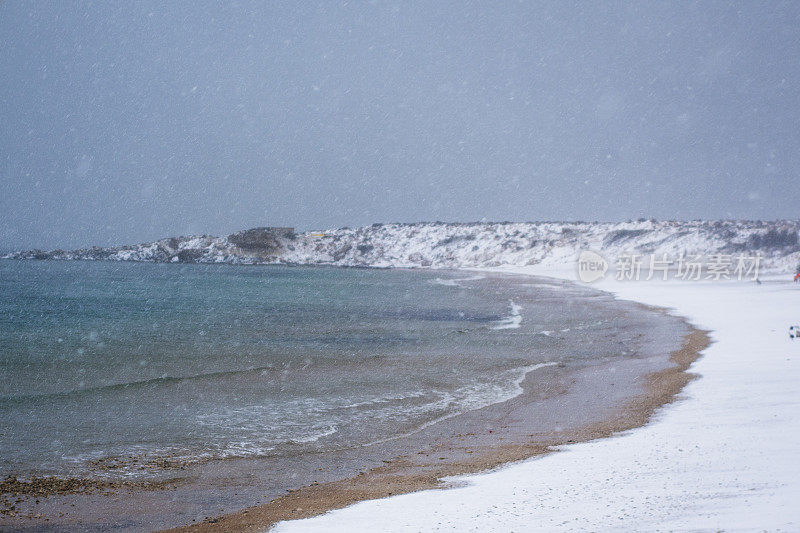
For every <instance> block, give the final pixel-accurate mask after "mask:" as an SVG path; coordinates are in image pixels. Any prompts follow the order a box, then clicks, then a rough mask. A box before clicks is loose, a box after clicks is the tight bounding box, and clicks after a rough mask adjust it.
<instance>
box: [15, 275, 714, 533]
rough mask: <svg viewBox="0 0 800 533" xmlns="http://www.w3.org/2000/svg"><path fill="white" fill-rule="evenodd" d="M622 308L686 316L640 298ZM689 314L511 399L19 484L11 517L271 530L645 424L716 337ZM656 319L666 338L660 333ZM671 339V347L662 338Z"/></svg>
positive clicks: (45, 525) (536, 376) (22, 523)
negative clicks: (396, 431) (305, 440)
mask: <svg viewBox="0 0 800 533" xmlns="http://www.w3.org/2000/svg"><path fill="white" fill-rule="evenodd" d="M529 279H530V278H528V280H529ZM519 280H520V278H517V282H519ZM597 305H605V304H604V303H603V302H602V301H600V302H598V303H597ZM615 309H616V311H615V312H620V313H632V314H637V313H642V314H643V315H653V317H655V318H653V319H652V320H657V321H665V322H666V321H673V322H676V321H677V319H675V318H674V317H668V316H667V315H666V314H665V313H663V312H661V311H658V310H654V309H652V308H645V307H644V306H639V305H638V304H630V303H626V304H624V305H622V306H617V307H615ZM681 325H682V328H681V329H676V327H675V326H674V324H673V326H671V329H670V328H667V329H666V330H663V331H659V332H656V331H655V328H654V329H653V330H649V331H648V330H646V329H645V330H644V331H642V332H639V333H637V334H636V337H640V338H641V343H640V344H641V345H640V346H639V348H641V350H640V351H637V353H635V354H633V355H632V356H630V357H625V358H624V359H619V358H616V359H614V358H606V359H603V358H600V359H598V360H597V361H593V362H592V364H589V365H586V366H583V367H580V368H573V367H564V366H550V367H545V368H540V369H537V370H535V371H532V372H530V373H529V374H528V375H527V376H526V379H525V380H524V382H523V383H522V388H523V393H522V394H521V395H519V396H517V397H515V398H513V399H511V400H509V401H507V402H504V403H500V404H495V405H491V406H488V407H485V408H483V409H479V410H475V411H471V412H468V413H465V414H462V415H459V416H457V417H453V418H450V419H447V420H444V421H441V422H439V423H436V424H433V425H431V426H429V427H428V428H426V429H425V430H423V431H421V432H418V433H415V434H413V435H408V436H405V437H400V438H396V439H393V440H389V441H387V442H384V443H380V444H375V445H371V446H369V447H357V448H352V449H345V450H338V451H333V452H325V453H320V454H303V455H302V456H300V455H297V456H292V455H291V454H288V455H285V456H280V457H271V458H255V459H232V460H225V461H211V462H209V463H207V464H196V465H185V466H180V467H178V468H175V469H167V470H165V472H164V479H163V480H160V481H157V482H160V483H162V484H163V486H162V487H158V488H157V489H155V490H153V489H147V490H142V489H143V487H137V486H134V485H129V486H126V485H120V486H107V487H95V490H89V491H84V492H58V491H52V492H51V493H48V494H42V495H35V494H33V493H28V494H26V493H25V490H23V489H24V487H17V489H18V490H16V492H14V491H9V492H8V493H7V494H5V496H6V497H7V501H8V502H9V503H12V504H13V505H14V511H13V514H8V513H7V514H5V515H2V516H0V527H2V528H13V529H22V530H31V531H37V530H50V531H68V530H74V529H75V528H79V529H81V530H88V531H91V530H97V531H100V530H108V529H116V530H122V531H125V530H130V531H139V530H150V529H158V528H164V527H170V526H174V525H179V524H185V526H183V527H181V528H179V529H192V530H198V531H200V530H202V531H205V530H219V531H251V530H264V529H265V528H266V527H268V526H269V525H271V524H274V523H275V522H277V521H280V520H286V519H292V518H302V517H308V516H313V515H317V514H320V513H324V512H325V511H327V510H330V509H335V508H340V507H343V506H346V505H349V504H351V503H353V502H356V501H360V500H365V499H372V498H380V497H385V496H389V495H392V494H400V493H405V492H411V491H416V490H421V489H425V488H436V487H444V486H447V485H446V483H445V482H442V481H441V478H443V477H446V476H450V475H454V474H463V473H471V472H479V471H483V470H487V469H491V468H494V467H496V466H498V465H501V464H504V463H509V462H513V461H518V460H521V459H525V458H528V457H531V456H533V455H537V454H542V453H548V452H550V451H551V450H550V448H551V447H552V446H555V445H559V444H563V443H569V442H577V441H584V440H591V439H596V438H601V437H606V436H609V435H611V434H613V433H615V432H618V431H624V430H626V429H630V428H633V427H636V426H639V425H642V424H644V423H645V422H646V421H647V420H648V419H649V417H650V416H651V415H652V413H653V412H654V411H655V409H657V408H658V407H659V406H661V405H663V404H665V403H667V402H669V401H671V400H672V399H673V398H674V397H675V395H676V394H677V393H678V392H679V391H680V389H681V388H682V387H683V385H684V384H685V383H686V382H687V381H688V380H689V379H690V375H689V374H688V373H687V372H686V370H687V369H688V366H689V364H690V363H691V362H692V361H693V360H694V359H696V358H697V355H698V353H699V351H700V350H702V349H703V348H704V347H705V346H706V345H707V344H708V342H709V341H708V337H707V336H706V335H705V333H704V332H701V331H697V330H691V331H689V332H688V334H686V335H685V337H684V338H683V341H682V344H681V339H680V335H677V336H673V337H672V338H670V339H669V340H670V341H671V342H667V341H666V340H665V339H664V338H663V337H664V336H665V335H666V334H667V332H668V331H681V333H683V332H686V331H688V329H687V327H685V325H683V324H682V323H681ZM651 331H652V336H653V337H658V338H655V339H649V338H648V337H649V336H650V335H648V333H650V332H651ZM659 335H660V337H659ZM632 342H633V341H632ZM633 344H636V343H633ZM670 344H671V345H672V346H673V347H672V348H667V349H663V350H661V351H659V349H658V348H657V346H656V345H660V346H662V348H663V347H664V346H668V345H670ZM634 348H636V346H634ZM674 348H677V349H674ZM44 496H47V497H44ZM243 507H246V508H244V509H243Z"/></svg>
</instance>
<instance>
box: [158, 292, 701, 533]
mask: <svg viewBox="0 0 800 533" xmlns="http://www.w3.org/2000/svg"><path fill="white" fill-rule="evenodd" d="M639 305H641V307H643V308H647V309H649V310H651V311H657V312H659V313H662V314H667V310H666V309H662V308H657V307H654V306H647V305H643V304H639ZM710 344H711V339H710V337H709V335H708V332H707V331H705V330H701V329H697V328H694V327H692V326H690V330H689V332H688V333H686V334H685V335H684V337H683V339H682V345H681V347H680V348H679V349H677V350H675V351H673V352H672V353H671V354H670V357H669V361H670V366H669V367H667V368H665V369H662V370H658V371H655V372H651V373H649V374H647V375H646V376H645V379H646V384H645V386H644V390H643V392H641V393H639V394H637V395H635V396H633V397H632V398H630V399H629V400H627V401H626V402H625V403H624V404H623V405H621V406H619V407H618V408H617V409H616V412H615V413H614V414H613V415H611V416H609V417H607V418H606V419H604V420H602V421H599V422H595V423H592V424H589V425H587V426H584V427H580V428H577V429H575V430H572V431H568V432H562V433H561V434H556V435H550V436H548V437H546V438H542V436H541V435H530V436H531V437H536V438H532V439H531V441H530V442H529V443H525V444H504V445H500V446H492V447H489V448H485V449H478V450H467V451H466V453H467V454H468V456H465V457H464V458H463V459H461V460H458V461H457V462H454V463H448V464H446V465H442V466H436V465H434V466H432V467H430V466H428V467H427V468H426V467H425V466H423V465H421V464H420V463H419V462H418V461H413V460H411V461H410V460H408V459H405V458H398V459H393V460H390V461H384V463H385V464H384V465H383V466H380V467H377V468H373V469H371V470H369V471H367V472H363V473H360V474H359V475H357V476H355V477H353V478H348V479H344V480H340V481H334V482H330V483H323V484H314V485H312V486H308V487H303V488H300V489H298V490H294V491H291V492H290V493H288V494H286V495H284V496H280V497H278V498H276V499H274V500H273V501H271V502H269V503H266V504H262V505H258V506H254V507H249V508H246V509H242V510H240V511H238V512H235V513H230V514H225V515H221V516H218V517H215V518H211V519H209V520H207V521H205V522H202V523H197V524H191V525H185V526H180V527H176V528H170V529H167V530H163V531H170V532H174V533H177V532H194V533H200V532H206V531H265V530H267V529H271V528H272V527H273V526H274V525H276V524H277V523H278V522H282V521H286V520H297V519H303V518H310V517H315V516H319V515H322V514H325V513H327V512H328V511H332V510H336V509H342V508H344V507H348V506H350V505H352V504H355V503H358V502H362V501H366V500H375V499H379V498H386V497H389V496H396V495H400V494H408V493H412V492H418V491H423V490H428V489H446V488H450V487H452V486H453V485H452V483H451V482H448V481H447V479H446V478H448V477H451V476H457V475H470V474H480V473H485V472H487V471H491V470H493V469H496V468H500V467H504V466H508V465H511V464H512V463H516V462H519V461H523V460H525V459H529V458H532V457H535V456H541V455H545V454H550V453H555V452H556V451H557V450H556V449H555V448H556V447H558V446H561V445H565V444H574V443H580V442H588V441H593V440H597V439H604V438H608V437H612V436H614V435H615V434H618V433H621V432H624V431H628V430H631V429H635V428H638V427H641V426H644V425H646V424H647V423H648V422H649V421H650V419H651V418H652V416H653V415H654V413H655V412H656V411H657V410H658V409H660V408H661V407H663V406H665V405H668V404H670V403H672V402H673V401H675V400H676V399H677V397H678V395H679V394H680V392H681V390H682V389H683V388H684V386H685V385H686V384H687V383H688V382H689V381H691V380H693V379H695V378H696V377H697V376H696V375H695V374H692V373H690V372H689V367H690V366H691V364H692V363H693V362H694V361H696V360H697V359H699V358H700V356H701V352H702V351H703V350H704V349H705V348H707V347H708V346H709V345H710ZM528 377H529V376H527V375H526V379H525V381H527V380H528ZM476 448H480V447H476ZM452 451H453V450H451V452H452ZM420 453H421V452H420ZM441 453H442V454H443V455H446V453H445V452H444V451H442V452H441ZM462 455H463V454H462ZM441 459H444V457H442V458H441Z"/></svg>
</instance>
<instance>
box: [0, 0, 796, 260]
mask: <svg viewBox="0 0 800 533" xmlns="http://www.w3.org/2000/svg"><path fill="white" fill-rule="evenodd" d="M297 4H298V2H295V1H290V2H252V3H251V2H220V3H219V4H216V3H205V2H196V1H193V2H188V1H185V2H163V1H157V2H127V1H125V2H106V1H102V2H83V1H82V2H72V1H49V2H44V1H42V2H26V1H22V0H6V1H4V2H0V213H2V216H0V248H5V249H8V248H20V247H34V246H35V247H43V248H50V247H57V246H60V247H76V246H85V245H92V244H98V245H108V244H121V243H131V242H140V241H146V240H153V239H156V238H159V237H165V236H170V235H185V234H192V233H209V234H214V235H224V234H227V233H229V232H232V231H234V230H237V229H242V228H247V227H252V226H260V225H288V226H295V227H297V228H299V229H314V228H325V227H338V226H355V225H363V224H370V223H372V222H391V221H420V220H429V221H430V220H445V221H475V220H481V219H487V220H576V219H579V220H607V221H616V220H626V219H629V218H639V217H648V218H649V217H656V218H659V219H675V218H676V219H691V218H769V219H774V218H797V216H798V209H799V208H800V179H798V171H800V132H799V130H798V128H799V126H800V88H799V87H798V84H800V16H799V15H800V3H797V2H789V3H778V2H751V1H748V2H741V3H730V2H701V3H698V4H689V3H687V2H673V3H667V2H653V3H646V2H639V1H637V2H631V3H609V2H581V3H577V4H571V3H568V2H563V1H558V2H553V3H545V2H529V3H528V2H526V3H512V2H495V1H487V2H472V1H466V2H444V1H441V0H437V1H432V2H410V3H409V2H380V1H378V2H313V3H311V2H309V3H305V4H304V5H302V6H301V5H297Z"/></svg>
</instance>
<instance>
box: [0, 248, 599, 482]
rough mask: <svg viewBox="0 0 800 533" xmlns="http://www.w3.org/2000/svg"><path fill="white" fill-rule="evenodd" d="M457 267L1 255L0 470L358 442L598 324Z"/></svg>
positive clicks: (492, 389)
mask: <svg viewBox="0 0 800 533" xmlns="http://www.w3.org/2000/svg"><path fill="white" fill-rule="evenodd" d="M464 277H465V275H464V274H463V273H461V274H458V273H452V272H444V273H443V272H431V271H408V270H363V269H333V268H319V267H317V268H305V267H269V266H263V267H237V266H229V265H219V266H212V265H164V264H145V263H109V262H56V261H50V262H48V261H7V260H4V261H0V289H1V292H0V350H2V351H1V352H0V358H1V359H0V362H1V363H2V365H1V366H0V419H1V420H2V428H1V431H2V433H1V434H0V474H3V475H5V474H8V473H15V474H22V475H25V474H30V473H37V474H60V475H67V474H69V475H77V474H86V473H93V474H98V475H112V474H113V475H138V474H141V473H146V472H147V471H148V469H147V468H142V465H146V464H148V463H152V462H154V461H157V460H160V459H164V458H166V459H169V460H176V461H198V460H206V459H214V458H222V457H248V456H269V455H270V454H281V453H298V452H303V451H314V450H325V449H330V448H336V447H344V446H353V445H365V444H369V443H371V442H376V441H379V440H381V439H385V438H391V436H393V435H397V434H402V433H407V432H412V431H415V430H417V429H419V428H420V427H423V426H424V425H426V424H430V423H431V422H432V421H435V420H438V419H441V418H442V417H448V416H453V415H454V414H458V413H460V412H464V411H465V410H468V409H474V408H477V407H481V406H483V405H487V404H490V403H493V402H497V401H502V400H504V399H506V398H509V397H511V396H513V395H515V394H517V393H518V391H519V386H518V384H519V382H520V380H521V378H522V376H523V375H524V373H525V372H526V371H527V369H529V368H531V367H532V365H536V364H540V363H546V362H550V361H553V360H556V359H560V360H563V359H569V358H575V357H582V356H584V357H586V356H588V352H587V353H584V354H581V353H580V351H579V350H574V349H572V348H568V347H559V344H558V343H554V342H553V341H552V338H551V337H550V336H549V334H550V330H553V331H556V330H558V329H559V328H561V329H565V328H566V329H565V330H568V329H569V328H570V327H573V328H575V327H584V328H585V327H590V326H591V327H597V328H602V327H604V326H603V324H604V322H605V321H607V318H603V317H601V316H599V315H595V314H593V313H594V311H591V310H589V309H584V308H582V307H581V308H575V307H571V308H568V309H562V310H554V308H553V307H552V306H550V305H549V304H548V305H545V304H543V305H542V306H541V307H537V306H535V305H531V304H526V306H525V308H523V309H522V310H520V309H519V307H518V305H517V304H515V303H513V298H514V297H515V294H514V293H509V289H507V288H504V287H503V286H502V284H496V283H491V280H486V279H473V280H465V281H459V279H460V278H464ZM515 290H516V291H519V290H520V289H519V287H517V288H516V289H515ZM525 290H526V291H528V293H529V294H527V296H526V297H527V298H528V299H530V298H531V297H534V300H535V296H536V295H537V294H541V295H543V296H542V299H543V301H545V300H547V298H544V296H546V295H549V297H550V298H552V297H553V295H552V294H551V293H552V292H553V291H558V290H560V289H559V288H558V287H556V286H552V287H549V288H548V287H547V286H546V285H544V286H539V287H537V286H531V287H529V288H527V289H525ZM548 291H549V292H548ZM520 323H521V324H522V326H523V327H517V326H519V325H520ZM543 332H544V333H543ZM120 458H123V459H126V460H125V461H121V460H119V459H120ZM131 458H134V459H135V461H130V460H129V459H131ZM98 465H101V466H103V467H104V468H99V467H98ZM108 467H113V468H108Z"/></svg>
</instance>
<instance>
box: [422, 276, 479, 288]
mask: <svg viewBox="0 0 800 533" xmlns="http://www.w3.org/2000/svg"><path fill="white" fill-rule="evenodd" d="M484 278H486V276H480V275H478V276H470V277H468V278H455V279H443V278H435V279H432V280H431V281H430V282H431V283H435V284H437V285H445V286H447V287H463V285H461V284H462V283H463V282H465V281H478V280H481V279H484Z"/></svg>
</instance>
